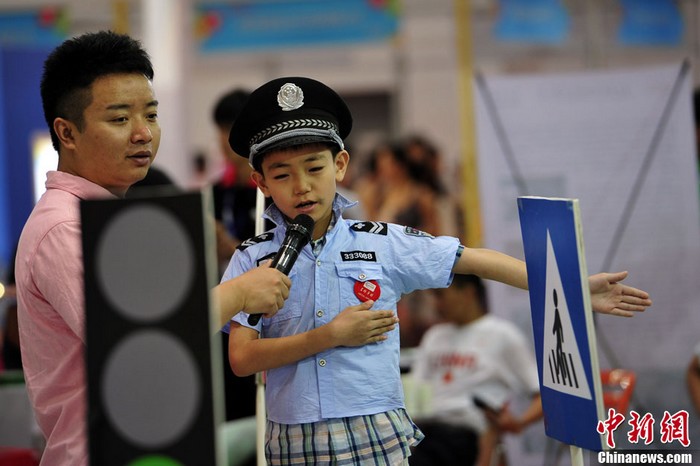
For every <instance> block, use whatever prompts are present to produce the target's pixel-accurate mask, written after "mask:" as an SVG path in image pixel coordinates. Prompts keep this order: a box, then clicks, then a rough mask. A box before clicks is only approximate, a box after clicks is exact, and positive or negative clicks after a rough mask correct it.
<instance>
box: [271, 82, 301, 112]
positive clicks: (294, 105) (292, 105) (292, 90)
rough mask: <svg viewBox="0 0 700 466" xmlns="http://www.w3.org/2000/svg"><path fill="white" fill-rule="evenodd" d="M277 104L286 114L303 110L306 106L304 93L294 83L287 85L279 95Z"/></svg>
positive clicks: (281, 89)
mask: <svg viewBox="0 0 700 466" xmlns="http://www.w3.org/2000/svg"><path fill="white" fill-rule="evenodd" d="M277 103H278V104H279V106H280V108H281V109H282V110H284V111H285V112H288V111H290V110H296V109H298V108H301V106H302V105H304V91H302V90H301V88H300V87H299V86H297V85H296V84H294V83H286V84H285V85H283V86H282V87H281V88H280V90H279V92H278V93H277Z"/></svg>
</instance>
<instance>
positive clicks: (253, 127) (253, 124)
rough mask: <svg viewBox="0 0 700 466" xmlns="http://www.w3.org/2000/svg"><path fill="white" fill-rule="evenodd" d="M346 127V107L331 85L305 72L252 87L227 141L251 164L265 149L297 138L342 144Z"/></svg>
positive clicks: (287, 144)
mask: <svg viewBox="0 0 700 466" xmlns="http://www.w3.org/2000/svg"><path fill="white" fill-rule="evenodd" d="M351 128H352V115H351V114H350V110H349V109H348V107H347V105H346V104H345V102H344V101H343V99H342V98H341V97H340V96H339V95H338V94H337V93H336V92H335V91H334V90H333V89H331V88H330V87H328V86H326V85H325V84H323V83H321V82H319V81H316V80H313V79H310V78H302V77H287V78H277V79H273V80H272V81H269V82H268V83H266V84H263V85H262V86H260V87H259V88H257V89H256V90H255V91H253V92H252V93H251V95H250V97H249V98H248V100H247V102H246V103H245V105H244V106H243V109H241V113H240V114H239V115H238V118H237V119H236V121H235V123H234V124H233V127H232V128H231V133H230V134H229V139H228V141H229V144H230V145H231V148H232V149H233V150H234V151H235V152H236V153H237V154H239V155H240V156H242V157H246V158H248V162H249V163H250V164H251V165H253V161H254V160H255V159H256V158H257V157H258V156H260V155H262V154H264V153H266V152H269V151H270V150H273V149H281V148H284V147H290V146H295V145H299V144H307V143H314V142H330V143H333V144H337V145H338V146H339V147H340V148H341V149H342V148H344V145H343V139H345V138H346V137H347V135H348V134H350V129H351Z"/></svg>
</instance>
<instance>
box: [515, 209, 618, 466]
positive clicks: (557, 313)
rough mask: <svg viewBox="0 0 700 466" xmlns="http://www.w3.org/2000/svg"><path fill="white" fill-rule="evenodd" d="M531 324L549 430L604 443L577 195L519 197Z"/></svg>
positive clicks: (573, 443) (582, 442)
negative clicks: (568, 196)
mask: <svg viewBox="0 0 700 466" xmlns="http://www.w3.org/2000/svg"><path fill="white" fill-rule="evenodd" d="M518 211H519V215H520V227H521V231H522V237H523V247H524V250H525V262H526V264H527V275H528V287H529V290H530V308H531V312H532V329H533V332H534V341H535V352H536V359H537V368H538V371H539V378H540V392H541V396H542V407H543V410H544V421H545V432H546V434H547V436H549V437H552V438H554V439H557V440H559V441H561V442H563V443H566V444H568V445H570V447H571V458H572V464H574V465H583V455H582V452H581V448H585V449H588V450H593V451H600V450H602V449H604V448H605V445H606V444H605V442H604V441H603V438H602V437H601V434H599V433H598V432H597V429H596V427H597V425H598V421H599V420H601V419H603V415H604V407H603V396H602V384H601V380H600V368H599V365H598V353H597V349H596V336H595V328H594V324H593V313H592V309H591V301H590V291H589V288H588V272H587V269H586V261H585V254H584V247H583V237H582V228H581V214H580V210H579V204H578V200H577V199H561V198H542V197H519V198H518Z"/></svg>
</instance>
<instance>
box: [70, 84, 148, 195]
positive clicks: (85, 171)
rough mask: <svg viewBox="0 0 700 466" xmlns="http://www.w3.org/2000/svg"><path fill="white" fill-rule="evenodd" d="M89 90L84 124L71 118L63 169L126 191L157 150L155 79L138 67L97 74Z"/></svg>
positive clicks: (142, 174) (118, 192)
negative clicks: (133, 70)
mask: <svg viewBox="0 0 700 466" xmlns="http://www.w3.org/2000/svg"><path fill="white" fill-rule="evenodd" d="M91 94H92V101H91V102H90V105H88V107H87V108H86V109H85V111H84V112H83V117H84V124H83V126H82V129H81V130H78V128H77V127H76V126H75V125H74V124H73V123H71V122H68V123H67V125H68V128H69V129H70V131H69V133H70V136H71V137H70V138H69V139H67V140H66V141H64V145H65V146H66V147H67V149H69V150H67V151H65V153H63V152H62V154H61V160H60V161H59V170H62V171H66V172H68V173H72V174H74V175H78V176H81V177H83V178H86V179H88V180H90V181H92V182H93V183H96V184H98V185H100V186H102V187H104V188H106V189H108V190H109V191H111V192H112V193H114V194H116V195H118V196H123V195H124V193H126V191H127V189H129V187H130V186H131V185H132V184H134V183H136V182H137V181H139V180H141V179H143V178H144V177H145V176H146V173H147V172H148V169H149V167H150V166H151V163H152V162H153V159H154V158H155V156H156V152H157V151H158V147H159V145H160V125H159V124H158V112H157V110H158V102H157V101H156V99H155V97H154V93H153V87H152V85H151V82H150V81H149V80H148V79H147V78H146V77H145V76H143V75H140V74H135V73H134V74H113V75H108V76H103V77H101V78H98V79H97V80H95V82H94V83H93V84H92V86H91ZM57 132H58V133H59V134H60V130H57Z"/></svg>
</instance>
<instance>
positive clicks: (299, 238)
mask: <svg viewBox="0 0 700 466" xmlns="http://www.w3.org/2000/svg"><path fill="white" fill-rule="evenodd" d="M313 231H314V219H312V218H311V217H310V216H309V215H306V214H299V215H297V216H296V218H295V219H294V221H293V222H292V223H290V224H289V226H287V234H286V235H285V237H284V241H282V247H281V248H280V249H279V251H277V255H275V257H274V258H273V259H272V264H270V267H274V268H275V269H277V270H279V271H280V272H282V273H283V274H285V275H289V272H290V271H291V270H292V266H293V265H294V262H296V260H297V257H299V253H300V252H301V250H302V249H303V248H304V246H306V243H308V242H309V241H311V233H313ZM261 317H262V314H250V315H249V316H248V324H249V325H256V324H257V323H258V321H259V320H260V318H261Z"/></svg>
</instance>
